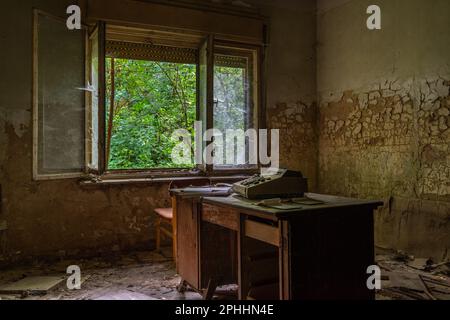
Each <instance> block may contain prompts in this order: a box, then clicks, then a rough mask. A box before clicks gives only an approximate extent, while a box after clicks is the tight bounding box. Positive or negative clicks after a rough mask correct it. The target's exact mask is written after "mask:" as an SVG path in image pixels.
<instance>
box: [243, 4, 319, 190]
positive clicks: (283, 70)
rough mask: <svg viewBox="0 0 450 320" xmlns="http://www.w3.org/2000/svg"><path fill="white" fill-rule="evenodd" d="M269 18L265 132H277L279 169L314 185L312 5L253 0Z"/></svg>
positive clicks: (313, 35)
mask: <svg viewBox="0 0 450 320" xmlns="http://www.w3.org/2000/svg"><path fill="white" fill-rule="evenodd" d="M249 2H253V3H255V4H256V5H257V6H258V7H260V8H261V13H262V14H263V15H265V16H267V17H268V18H269V21H270V22H269V30H270V33H269V46H268V49H267V57H266V70H267V75H266V88H267V89H266V91H267V93H266V95H267V96H266V99H267V100H266V101H267V102H266V108H267V110H266V111H267V112H266V115H267V127H268V129H279V130H280V131H279V133H280V166H281V167H284V168H290V169H293V170H300V171H302V173H303V174H304V175H305V176H306V177H307V178H308V186H309V189H310V190H313V191H314V190H316V186H317V161H318V159H317V143H316V141H317V131H316V121H317V117H316V115H317V107H316V50H315V42H316V28H315V26H316V1H315V0H302V1H297V0H284V1H276V0H254V1H249Z"/></svg>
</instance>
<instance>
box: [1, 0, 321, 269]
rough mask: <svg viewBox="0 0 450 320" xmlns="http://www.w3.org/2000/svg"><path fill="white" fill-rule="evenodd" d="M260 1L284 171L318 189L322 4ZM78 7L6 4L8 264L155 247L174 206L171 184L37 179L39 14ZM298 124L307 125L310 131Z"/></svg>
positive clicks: (4, 258)
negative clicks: (299, 174)
mask: <svg viewBox="0 0 450 320" xmlns="http://www.w3.org/2000/svg"><path fill="white" fill-rule="evenodd" d="M253 2H254V4H255V5H257V6H261V7H262V11H263V13H264V14H265V15H266V16H268V17H269V19H271V29H270V30H271V32H270V39H271V44H270V49H269V50H268V52H267V53H268V60H267V61H268V62H267V69H268V70H267V73H266V79H267V83H268V87H269V88H270V89H269V90H268V95H267V101H268V106H269V108H268V109H269V110H268V122H269V127H273V128H281V144H282V147H281V155H280V158H281V162H282V165H283V166H288V167H290V168H294V169H300V170H302V171H303V172H305V175H306V176H308V177H309V178H310V181H311V184H312V185H314V184H315V174H316V171H315V168H316V165H315V163H316V162H315V161H316V158H315V153H312V154H313V155H312V156H311V155H310V150H313V149H314V144H313V143H312V141H313V139H314V134H315V133H314V132H313V129H312V127H313V122H314V121H315V120H314V112H313V111H312V110H314V109H313V108H314V97H315V60H314V59H315V53H314V48H313V47H314V41H315V27H314V26H315V1H313V0H308V1H301V2H298V1H286V2H283V6H279V3H278V1H269V0H267V1H266V0H255V1H253ZM70 4H73V1H70V0H67V1H66V0H64V1H61V0H21V1H3V2H2V9H1V10H0V15H1V16H0V40H1V43H2V45H1V50H0V64H1V65H0V66H1V68H0V70H1V74H0V93H1V94H0V184H1V188H2V199H1V200H2V201H1V211H0V226H2V222H3V221H4V222H5V223H6V224H7V229H6V230H3V231H1V230H0V265H1V264H4V263H10V262H14V261H24V260H31V259H33V258H34V257H37V256H39V257H43V256H48V257H58V256H74V257H81V256H90V255H95V254H98V253H102V252H103V253H109V252H112V251H116V250H124V249H131V248H135V249H137V248H141V247H146V248H151V247H152V246H153V239H154V233H153V217H154V215H153V213H152V212H153V208H155V207H166V206H169V205H170V202H169V198H168V194H167V187H168V185H167V184H155V185H122V186H107V187H91V188H85V187H81V186H80V185H79V183H78V181H77V180H76V179H68V180H59V181H56V180H55V181H40V182H36V181H33V180H32V123H31V114H32V97H31V94H32V8H33V7H35V8H39V9H42V10H44V11H48V12H51V13H55V14H58V15H62V13H65V9H66V7H67V6H68V5H70ZM286 48H290V49H289V50H287V49H286ZM278 111H279V112H280V113H278ZM283 117H286V119H285V120H283ZM293 122H301V123H303V125H302V126H304V131H301V130H300V129H297V128H294V127H293V125H292V124H293ZM299 130H300V131H299ZM302 130H303V129H302ZM304 132H307V135H306V136H305V135H304V134H303V133H304ZM299 142H302V143H301V144H300V143H299Z"/></svg>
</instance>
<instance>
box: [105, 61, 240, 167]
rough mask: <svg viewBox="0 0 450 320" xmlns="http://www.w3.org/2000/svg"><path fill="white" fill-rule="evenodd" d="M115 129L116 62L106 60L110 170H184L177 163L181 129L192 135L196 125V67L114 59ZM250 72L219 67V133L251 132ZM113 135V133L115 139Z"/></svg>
mask: <svg viewBox="0 0 450 320" xmlns="http://www.w3.org/2000/svg"><path fill="white" fill-rule="evenodd" d="M113 63H114V110H113V117H112V123H111V122H110V121H109V120H110V119H109V117H110V103H111V95H112V88H111V87H112V85H111V83H112V76H111V75H112V59H111V58H108V59H107V70H106V72H107V79H106V80H107V95H106V98H107V126H106V130H107V132H106V134H107V142H109V143H108V146H107V150H109V152H108V154H109V159H108V169H111V170H117V169H152V168H180V167H182V166H181V165H180V164H175V163H173V162H172V159H171V153H172V149H173V147H174V145H175V142H174V141H172V140H171V135H172V133H173V132H174V131H175V130H176V129H186V130H188V131H189V132H191V134H192V135H193V134H194V132H193V130H194V121H195V119H196V99H197V97H196V92H197V90H196V85H197V82H196V68H197V66H196V65H191V64H179V63H167V62H155V61H144V60H129V59H114V61H113ZM244 74H245V69H242V68H232V67H223V66H215V70H214V100H215V104H214V127H215V128H217V129H219V130H221V131H222V132H223V133H224V134H225V132H226V130H227V129H243V130H245V129H247V128H246V127H247V119H248V105H247V103H246V101H245V99H246V97H247V93H246V90H247V86H246V83H245V76H244ZM109 132H111V136H110V139H108V137H109Z"/></svg>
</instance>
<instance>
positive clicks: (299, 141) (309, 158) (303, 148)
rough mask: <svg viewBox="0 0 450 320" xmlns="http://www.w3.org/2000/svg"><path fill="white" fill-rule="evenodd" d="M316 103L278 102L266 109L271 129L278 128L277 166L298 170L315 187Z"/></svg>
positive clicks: (311, 186)
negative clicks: (278, 148) (278, 151)
mask: <svg viewBox="0 0 450 320" xmlns="http://www.w3.org/2000/svg"><path fill="white" fill-rule="evenodd" d="M316 116H317V106H316V104H315V103H309V104H307V103H304V102H301V101H297V102H291V103H285V102H283V103H278V104H277V105H276V106H275V107H274V108H270V109H269V110H268V123H269V126H270V128H271V129H279V130H280V165H281V166H282V167H286V168H290V169H295V170H300V171H302V173H303V174H304V176H305V177H307V178H308V187H309V189H310V190H314V189H315V184H316V165H315V164H316V163H317V134H316V122H317V117H316Z"/></svg>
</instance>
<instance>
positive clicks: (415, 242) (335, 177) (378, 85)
mask: <svg viewBox="0 0 450 320" xmlns="http://www.w3.org/2000/svg"><path fill="white" fill-rule="evenodd" d="M370 4H371V3H369V1H356V0H354V1H327V3H326V5H325V2H323V3H322V5H320V6H319V13H318V92H319V94H318V99H319V105H320V121H319V131H320V138H319V150H320V154H319V173H320V176H319V185H320V191H321V192H324V193H332V194H341V195H346V196H354V197H361V198H379V199H383V200H385V206H384V208H382V209H381V210H379V211H378V212H377V213H376V215H375V222H376V229H375V231H376V243H377V245H379V246H381V247H389V248H396V249H403V250H406V251H408V252H410V253H412V254H414V255H416V256H424V257H428V256H430V257H433V258H434V259H435V260H437V261H439V260H445V259H449V257H450V117H449V113H450V112H449V110H450V56H449V55H448V52H449V50H450V34H449V33H448V32H447V30H450V28H449V27H450V24H449V22H448V19H447V17H446V15H445V14H444V12H449V11H450V3H449V2H448V1H445V0H443V1H442V0H435V1H432V5H431V2H430V1H421V0H414V1H409V0H408V1H405V0H389V1H378V3H377V4H378V5H379V6H380V8H381V12H382V29H381V30H378V31H369V30H368V29H367V28H366V18H367V17H368V15H366V14H365V12H366V8H367V6H368V5H370ZM350 21H351V22H350ZM444 30H445V31H444Z"/></svg>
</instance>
